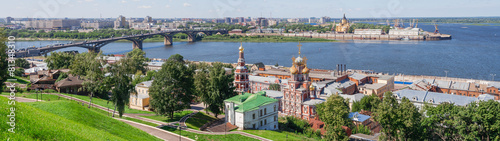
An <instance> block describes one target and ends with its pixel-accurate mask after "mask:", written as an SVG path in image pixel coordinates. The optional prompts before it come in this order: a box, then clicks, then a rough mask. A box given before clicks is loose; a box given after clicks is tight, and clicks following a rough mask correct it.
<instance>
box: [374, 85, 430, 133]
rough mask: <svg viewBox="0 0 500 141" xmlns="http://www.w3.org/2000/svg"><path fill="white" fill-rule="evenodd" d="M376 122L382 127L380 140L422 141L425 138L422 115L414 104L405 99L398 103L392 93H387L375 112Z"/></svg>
mask: <svg viewBox="0 0 500 141" xmlns="http://www.w3.org/2000/svg"><path fill="white" fill-rule="evenodd" d="M374 116H375V117H374V118H375V121H377V122H379V123H380V124H381V126H382V134H381V136H380V137H379V139H380V140H421V139H422V138H425V137H424V136H423V135H422V134H421V133H424V131H423V128H422V126H421V121H422V119H421V118H422V115H421V113H419V112H418V109H417V108H416V107H415V105H413V103H411V102H410V100H408V98H406V97H404V98H403V99H402V100H401V103H398V101H397V100H396V98H394V96H393V95H392V92H386V93H385V94H384V98H383V100H382V103H380V104H379V106H378V108H377V109H376V110H375V112H374Z"/></svg>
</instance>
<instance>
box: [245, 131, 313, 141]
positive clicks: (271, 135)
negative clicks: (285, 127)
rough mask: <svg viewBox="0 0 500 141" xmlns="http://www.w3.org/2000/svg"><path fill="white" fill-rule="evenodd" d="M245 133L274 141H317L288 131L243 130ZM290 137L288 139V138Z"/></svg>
mask: <svg viewBox="0 0 500 141" xmlns="http://www.w3.org/2000/svg"><path fill="white" fill-rule="evenodd" d="M241 131H243V132H246V133H249V134H252V135H256V136H260V137H263V138H267V139H270V140H274V141H285V140H295V141H314V140H316V139H313V138H308V137H305V136H304V135H298V134H295V133H292V132H287V131H272V130H241ZM287 135H288V137H287Z"/></svg>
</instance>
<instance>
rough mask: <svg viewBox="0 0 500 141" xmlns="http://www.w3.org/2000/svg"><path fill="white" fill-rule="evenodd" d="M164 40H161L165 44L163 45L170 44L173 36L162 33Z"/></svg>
mask: <svg viewBox="0 0 500 141" xmlns="http://www.w3.org/2000/svg"><path fill="white" fill-rule="evenodd" d="M163 38H164V40H163V43H164V44H165V46H171V45H172V44H173V43H174V42H173V40H172V39H173V37H172V35H164V36H163Z"/></svg>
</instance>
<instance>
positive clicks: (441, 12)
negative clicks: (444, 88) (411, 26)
mask: <svg viewBox="0 0 500 141" xmlns="http://www.w3.org/2000/svg"><path fill="white" fill-rule="evenodd" d="M344 13H345V14H346V16H347V17H348V18H391V17H482V16H500V0H343V1H338V0H315V1H312V0H281V1H278V0H8V1H7V2H2V7H1V8H0V18H5V17H7V16H10V17H14V18H26V17H29V18H33V17H35V18H65V17H67V18H100V17H102V18H116V17H118V16H119V15H123V16H125V17H127V18H129V17H135V18H143V17H145V16H151V17H153V18H223V17H260V16H262V17H272V18H308V17H323V16H328V17H332V18H340V17H342V14H344Z"/></svg>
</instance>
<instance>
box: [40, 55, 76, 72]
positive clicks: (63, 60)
mask: <svg viewBox="0 0 500 141" xmlns="http://www.w3.org/2000/svg"><path fill="white" fill-rule="evenodd" d="M74 56H75V55H74V54H70V53H66V52H52V53H50V56H47V58H46V59H45V62H47V67H49V69H67V68H69V66H70V65H71V64H72V63H73V60H74V58H75V57H74Z"/></svg>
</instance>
